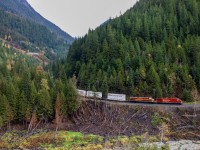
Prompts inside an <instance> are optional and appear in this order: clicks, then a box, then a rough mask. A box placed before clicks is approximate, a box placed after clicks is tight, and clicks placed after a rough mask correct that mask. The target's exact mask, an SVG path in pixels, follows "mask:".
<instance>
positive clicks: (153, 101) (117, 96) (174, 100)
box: [77, 89, 183, 105]
mask: <svg viewBox="0 0 200 150" xmlns="http://www.w3.org/2000/svg"><path fill="white" fill-rule="evenodd" d="M77 93H78V95H79V96H82V97H86V98H92V99H93V98H96V99H101V100H103V99H106V100H110V101H122V102H124V101H126V102H135V103H150V104H177V105H181V104H182V103H183V101H182V100H181V99H179V98H156V99H154V98H152V97H127V96H126V95H125V94H114V93H108V94H107V95H106V98H103V94H102V92H94V91H85V90H79V89H77Z"/></svg>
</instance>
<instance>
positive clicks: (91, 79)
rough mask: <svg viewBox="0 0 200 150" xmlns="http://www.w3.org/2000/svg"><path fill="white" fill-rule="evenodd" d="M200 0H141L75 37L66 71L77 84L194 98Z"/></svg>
mask: <svg viewBox="0 0 200 150" xmlns="http://www.w3.org/2000/svg"><path fill="white" fill-rule="evenodd" d="M199 8H200V1H198V0H190V1H182V0H165V1H160V0H140V1H139V2H137V3H136V5H134V7H132V8H131V9H130V10H128V11H127V12H126V13H125V14H124V15H122V16H120V17H118V18H116V19H113V20H110V21H109V22H107V23H105V24H104V25H102V26H100V27H99V28H97V29H96V30H94V31H89V33H88V34H87V35H86V36H85V37H83V38H80V39H78V40H76V41H75V42H74V43H73V44H72V46H71V48H70V50H69V53H68V58H67V65H66V68H67V69H66V71H67V73H68V75H69V76H72V75H73V74H75V75H76V76H77V78H78V86H79V88H82V89H91V90H97V91H103V92H104V93H107V92H120V93H126V94H128V95H135V96H136V95H138V96H154V97H162V96H164V97H167V96H169V97H172V96H177V97H180V98H183V99H184V100H186V101H193V100H195V99H199V95H198V92H197V91H199V89H200V45H199V43H200V36H199V35H200V28H199V26H200V9H199Z"/></svg>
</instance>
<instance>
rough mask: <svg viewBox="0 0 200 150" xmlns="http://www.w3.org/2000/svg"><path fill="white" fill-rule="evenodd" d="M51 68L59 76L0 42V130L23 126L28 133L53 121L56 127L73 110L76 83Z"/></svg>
mask: <svg viewBox="0 0 200 150" xmlns="http://www.w3.org/2000/svg"><path fill="white" fill-rule="evenodd" d="M54 67H56V68H59V69H60V70H59V72H54V73H53V72H52V71H53V70H52V67H51V65H49V66H45V67H42V66H41V65H40V64H39V63H38V62H37V61H36V60H35V59H34V58H32V57H29V56H27V55H24V54H21V53H18V52H15V51H14V49H13V48H12V47H11V48H7V47H5V46H4V45H3V44H2V41H0V100H1V102H0V128H1V127H5V126H6V125H7V129H9V128H10V127H11V125H13V124H16V123H20V124H22V123H23V125H26V126H28V125H29V130H31V129H33V128H34V127H35V126H36V124H38V123H40V122H44V121H45V122H46V123H47V122H52V121H53V120H54V122H55V123H56V124H59V123H60V122H61V120H62V116H64V115H66V114H68V113H70V112H72V111H73V110H74V109H76V108H77V106H78V102H77V94H76V89H75V86H74V85H75V82H76V80H75V79H67V78H66V75H65V73H64V71H63V69H62V67H59V63H57V64H54ZM53 74H54V75H55V76H54V75H53Z"/></svg>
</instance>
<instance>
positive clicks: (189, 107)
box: [84, 98, 200, 112]
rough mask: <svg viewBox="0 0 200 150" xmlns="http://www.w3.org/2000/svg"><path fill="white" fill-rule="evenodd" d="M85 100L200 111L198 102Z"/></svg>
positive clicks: (88, 99)
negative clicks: (179, 103)
mask: <svg viewBox="0 0 200 150" xmlns="http://www.w3.org/2000/svg"><path fill="white" fill-rule="evenodd" d="M84 99H85V100H87V101H97V102H104V103H108V104H116V105H131V106H148V107H162V108H163V107H165V108H180V109H187V110H194V109H195V110H196V111H199V112H200V104H199V103H198V104H187V103H183V104H182V105H177V104H155V103H147V102H146V103H139V102H130V101H112V100H106V99H103V100H100V99H90V98H84Z"/></svg>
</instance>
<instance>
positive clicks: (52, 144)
mask: <svg viewBox="0 0 200 150" xmlns="http://www.w3.org/2000/svg"><path fill="white" fill-rule="evenodd" d="M26 135H27V133H26V132H25V131H23V132H20V133H17V132H15V131H12V132H9V133H6V134H4V135H3V136H1V137H0V149H3V148H4V149H34V148H42V149H46V150H66V149H67V150H101V149H103V148H107V149H115V148H122V149H130V148H132V149H137V148H139V147H140V143H142V142H143V141H144V135H141V136H131V137H128V136H119V137H115V138H109V139H107V140H106V141H104V140H105V139H104V138H103V137H101V136H97V135H92V134H82V133H80V132H69V131H58V132H57V133H55V132H53V131H49V132H42V133H37V134H34V135H31V136H29V137H27V136H26ZM149 141H153V142H155V141H157V138H156V137H151V136H150V137H149ZM140 149H142V147H140Z"/></svg>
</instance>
